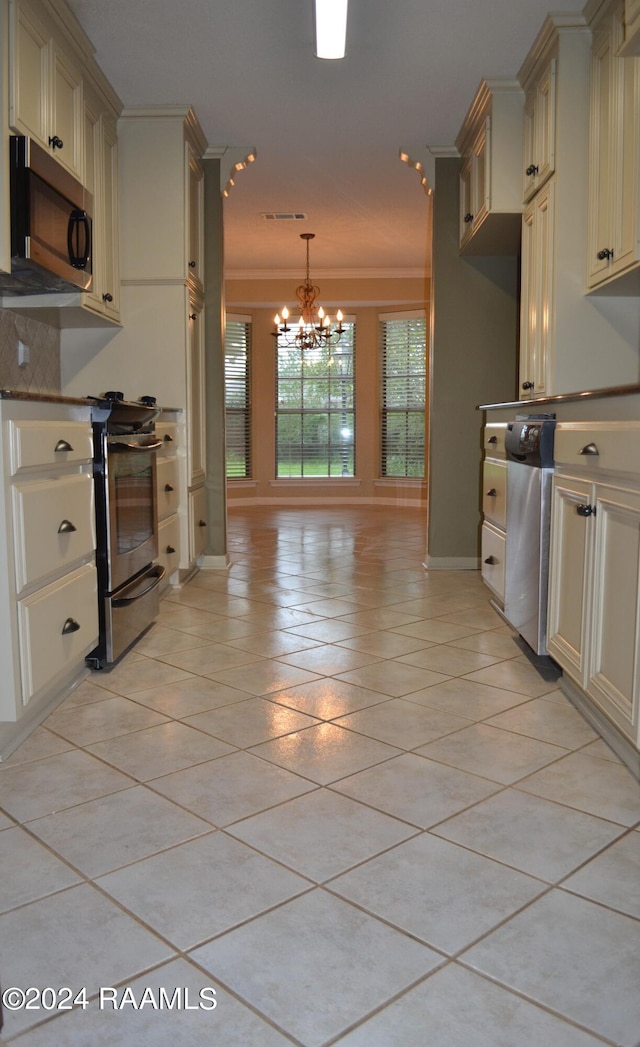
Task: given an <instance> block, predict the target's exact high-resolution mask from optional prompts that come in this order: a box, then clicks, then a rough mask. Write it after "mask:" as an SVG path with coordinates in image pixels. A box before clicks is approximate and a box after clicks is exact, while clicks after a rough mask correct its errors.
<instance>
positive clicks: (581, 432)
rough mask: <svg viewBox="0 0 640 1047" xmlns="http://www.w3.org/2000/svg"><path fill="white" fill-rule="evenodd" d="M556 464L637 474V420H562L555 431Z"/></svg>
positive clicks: (639, 453) (639, 444) (639, 469)
mask: <svg viewBox="0 0 640 1047" xmlns="http://www.w3.org/2000/svg"><path fill="white" fill-rule="evenodd" d="M554 458H555V462H556V465H557V466H558V465H571V466H581V467H582V468H585V469H591V470H596V471H603V472H604V471H607V470H612V471H614V472H624V473H627V472H628V473H636V474H640V423H638V422H635V423H634V422H618V423H616V422H606V423H604V422H603V423H602V424H598V423H593V422H590V423H589V422H588V423H584V424H582V423H579V422H573V423H570V424H569V423H562V422H559V423H558V425H557V427H556V432H555V445H554Z"/></svg>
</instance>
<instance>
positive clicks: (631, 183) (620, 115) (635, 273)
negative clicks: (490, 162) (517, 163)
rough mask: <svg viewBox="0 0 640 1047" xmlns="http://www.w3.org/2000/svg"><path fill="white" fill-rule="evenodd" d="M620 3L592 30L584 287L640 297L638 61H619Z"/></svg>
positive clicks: (606, 11)
mask: <svg viewBox="0 0 640 1047" xmlns="http://www.w3.org/2000/svg"><path fill="white" fill-rule="evenodd" d="M623 39H624V7H623V5H622V2H621V0H615V2H614V3H613V4H612V5H606V6H605V7H604V8H603V9H601V11H600V17H599V20H598V21H597V22H596V23H595V24H594V31H593V50H592V58H591V128H590V146H589V175H590V180H589V228H588V237H587V286H588V288H589V290H598V289H600V288H603V289H607V290H609V291H610V292H611V293H613V294H622V295H624V294H633V295H637V294H638V293H640V58H620V57H618V54H619V49H620V46H621V44H622V41H623Z"/></svg>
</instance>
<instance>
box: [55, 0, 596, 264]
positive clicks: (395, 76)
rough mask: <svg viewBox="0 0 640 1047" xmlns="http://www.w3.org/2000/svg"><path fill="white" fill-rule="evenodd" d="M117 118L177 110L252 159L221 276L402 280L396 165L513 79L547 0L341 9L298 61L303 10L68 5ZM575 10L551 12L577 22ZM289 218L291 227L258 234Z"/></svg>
mask: <svg viewBox="0 0 640 1047" xmlns="http://www.w3.org/2000/svg"><path fill="white" fill-rule="evenodd" d="M68 2H69V6H70V7H71V8H72V10H73V11H74V13H75V14H76V16H77V17H78V19H79V21H80V23H81V24H82V26H83V28H84V29H85V31H86V33H87V34H88V36H89V37H90V39H91V40H92V41H93V44H94V46H95V48H96V59H97V61H98V63H99V64H100V66H101V68H102V69H103V71H104V72H105V74H106V75H107V77H108V79H109V80H110V81H111V83H112V85H113V87H114V88H115V90H116V91H117V93H118V94H119V96H120V98H121V99H122V101H123V103H124V104H125V106H126V105H152V104H156V105H161V104H175V105H178V104H190V105H192V106H193V108H194V109H195V111H196V114H197V116H198V118H199V120H200V123H201V125H202V127H203V130H204V133H205V136H206V138H207V140H208V142H209V144H210V146H217V147H224V146H227V147H246V148H247V152H248V151H249V149H250V148H254V149H255V150H256V153H257V160H256V162H255V163H253V164H251V165H250V166H249V167H247V169H246V170H244V171H241V172H240V173H239V174H238V175H237V176H236V177H235V187H234V188H233V189H232V191H231V193H230V195H229V197H228V199H226V200H225V204H224V207H225V259H226V269H227V275H228V276H229V275H240V273H247V274H251V275H254V276H255V275H258V273H264V274H265V275H269V274H270V273H273V271H274V270H287V271H292V272H294V271H295V272H296V273H298V272H300V271H301V270H303V268H304V251H305V248H304V244H303V243H302V241H301V240H299V238H298V237H299V233H300V232H304V231H310V232H314V233H315V234H316V239H315V240H314V241H313V244H312V247H311V269H312V275H313V276H315V275H316V274H318V273H322V272H323V271H324V272H325V273H326V272H334V273H335V274H336V275H338V274H341V275H346V271H349V272H352V273H354V274H356V273H357V274H358V275H365V274H369V275H372V276H375V275H387V274H388V273H389V271H390V270H393V271H394V272H395V273H397V274H398V275H417V274H418V273H421V272H424V271H425V269H426V268H427V267H428V262H429V259H428V245H427V235H426V229H427V207H428V203H427V196H426V195H425V191H424V189H423V187H422V186H421V184H420V178H419V175H418V173H417V172H416V170H415V169H413V168H412V167H410V166H408V165H407V164H404V163H402V162H401V161H400V159H399V151H400V150H403V151H405V152H406V153H408V154H409V155H410V156H411V157H412V158H413V159H418V160H421V159H423V158H425V157H426V148H427V147H431V148H433V147H443V146H451V145H452V144H453V142H454V140H455V137H456V135H457V132H458V130H459V128H460V125H461V123H462V121H463V119H464V116H465V113H466V111H467V109H468V107H469V104H470V103H471V100H472V98H473V95H474V93H475V91H476V88H477V86H478V84H479V82H480V80H481V79H482V78H483V77H486V78H492V77H514V76H515V75H516V74H517V72H518V69H519V68H520V65H521V63H522V61H523V59H524V58H525V56H526V54H527V51H528V49H529V47H530V46H531V44H532V43H533V40H534V39H535V36H536V34H537V32H538V30H539V29H540V26H541V25H542V22H543V20H544V17H545V15H546V14H547V11H548V10H549V8H548V4H549V2H550V0H393V2H391V0H350V3H349V16H348V26H347V57H346V58H345V59H343V60H342V61H333V62H332V61H321V60H319V59H317V58H315V57H314V55H313V20H312V2H311V0H180V3H179V4H178V3H175V0H108V2H105V0H68ZM583 6H584V0H564V2H563V4H562V8H563V10H564V11H567V12H571V11H579V10H581V9H582V7H583ZM263 212H299V213H303V214H305V215H306V216H307V218H306V219H305V220H304V221H267V220H265V219H264V218H263V217H261V215H262V213H263Z"/></svg>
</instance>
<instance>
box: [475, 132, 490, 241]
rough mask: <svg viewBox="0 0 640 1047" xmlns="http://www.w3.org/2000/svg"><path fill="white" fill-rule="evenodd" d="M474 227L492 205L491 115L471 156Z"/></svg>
mask: <svg viewBox="0 0 640 1047" xmlns="http://www.w3.org/2000/svg"><path fill="white" fill-rule="evenodd" d="M471 201H472V210H473V223H472V224H473V228H474V229H477V228H478V226H479V225H480V224H481V223H482V222H483V221H484V219H485V217H486V215H487V212H488V211H489V210H490V207H491V117H487V119H486V121H485V125H484V127H483V128H482V130H481V132H480V134H479V135H478V137H477V138H476V140H475V143H474V146H473V153H472V157H471Z"/></svg>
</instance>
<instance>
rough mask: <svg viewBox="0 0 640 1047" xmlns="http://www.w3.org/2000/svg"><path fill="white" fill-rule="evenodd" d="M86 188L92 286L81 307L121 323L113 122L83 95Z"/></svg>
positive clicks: (95, 103)
mask: <svg viewBox="0 0 640 1047" xmlns="http://www.w3.org/2000/svg"><path fill="white" fill-rule="evenodd" d="M84 112H85V121H84V124H85V185H86V187H87V189H88V190H89V192H90V193H91V194H92V196H93V200H94V220H93V252H92V254H93V282H92V287H91V291H90V292H89V293H88V294H87V295H86V297H85V302H84V304H85V305H86V308H87V309H88V310H91V311H92V312H94V313H96V314H98V315H99V316H104V317H106V318H107V319H109V320H113V321H114V322H115V323H118V322H119V321H120V255H119V228H118V214H119V212H118V137H117V132H116V124H115V120H113V119H111V118H110V117H109V116H108V115H106V114H105V113H104V112H102V111H101V109H100V105H99V102H98V101H97V100H96V99H95V98H94V97H93V96H91V95H89V96H88V97H87V94H85V109H84Z"/></svg>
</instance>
